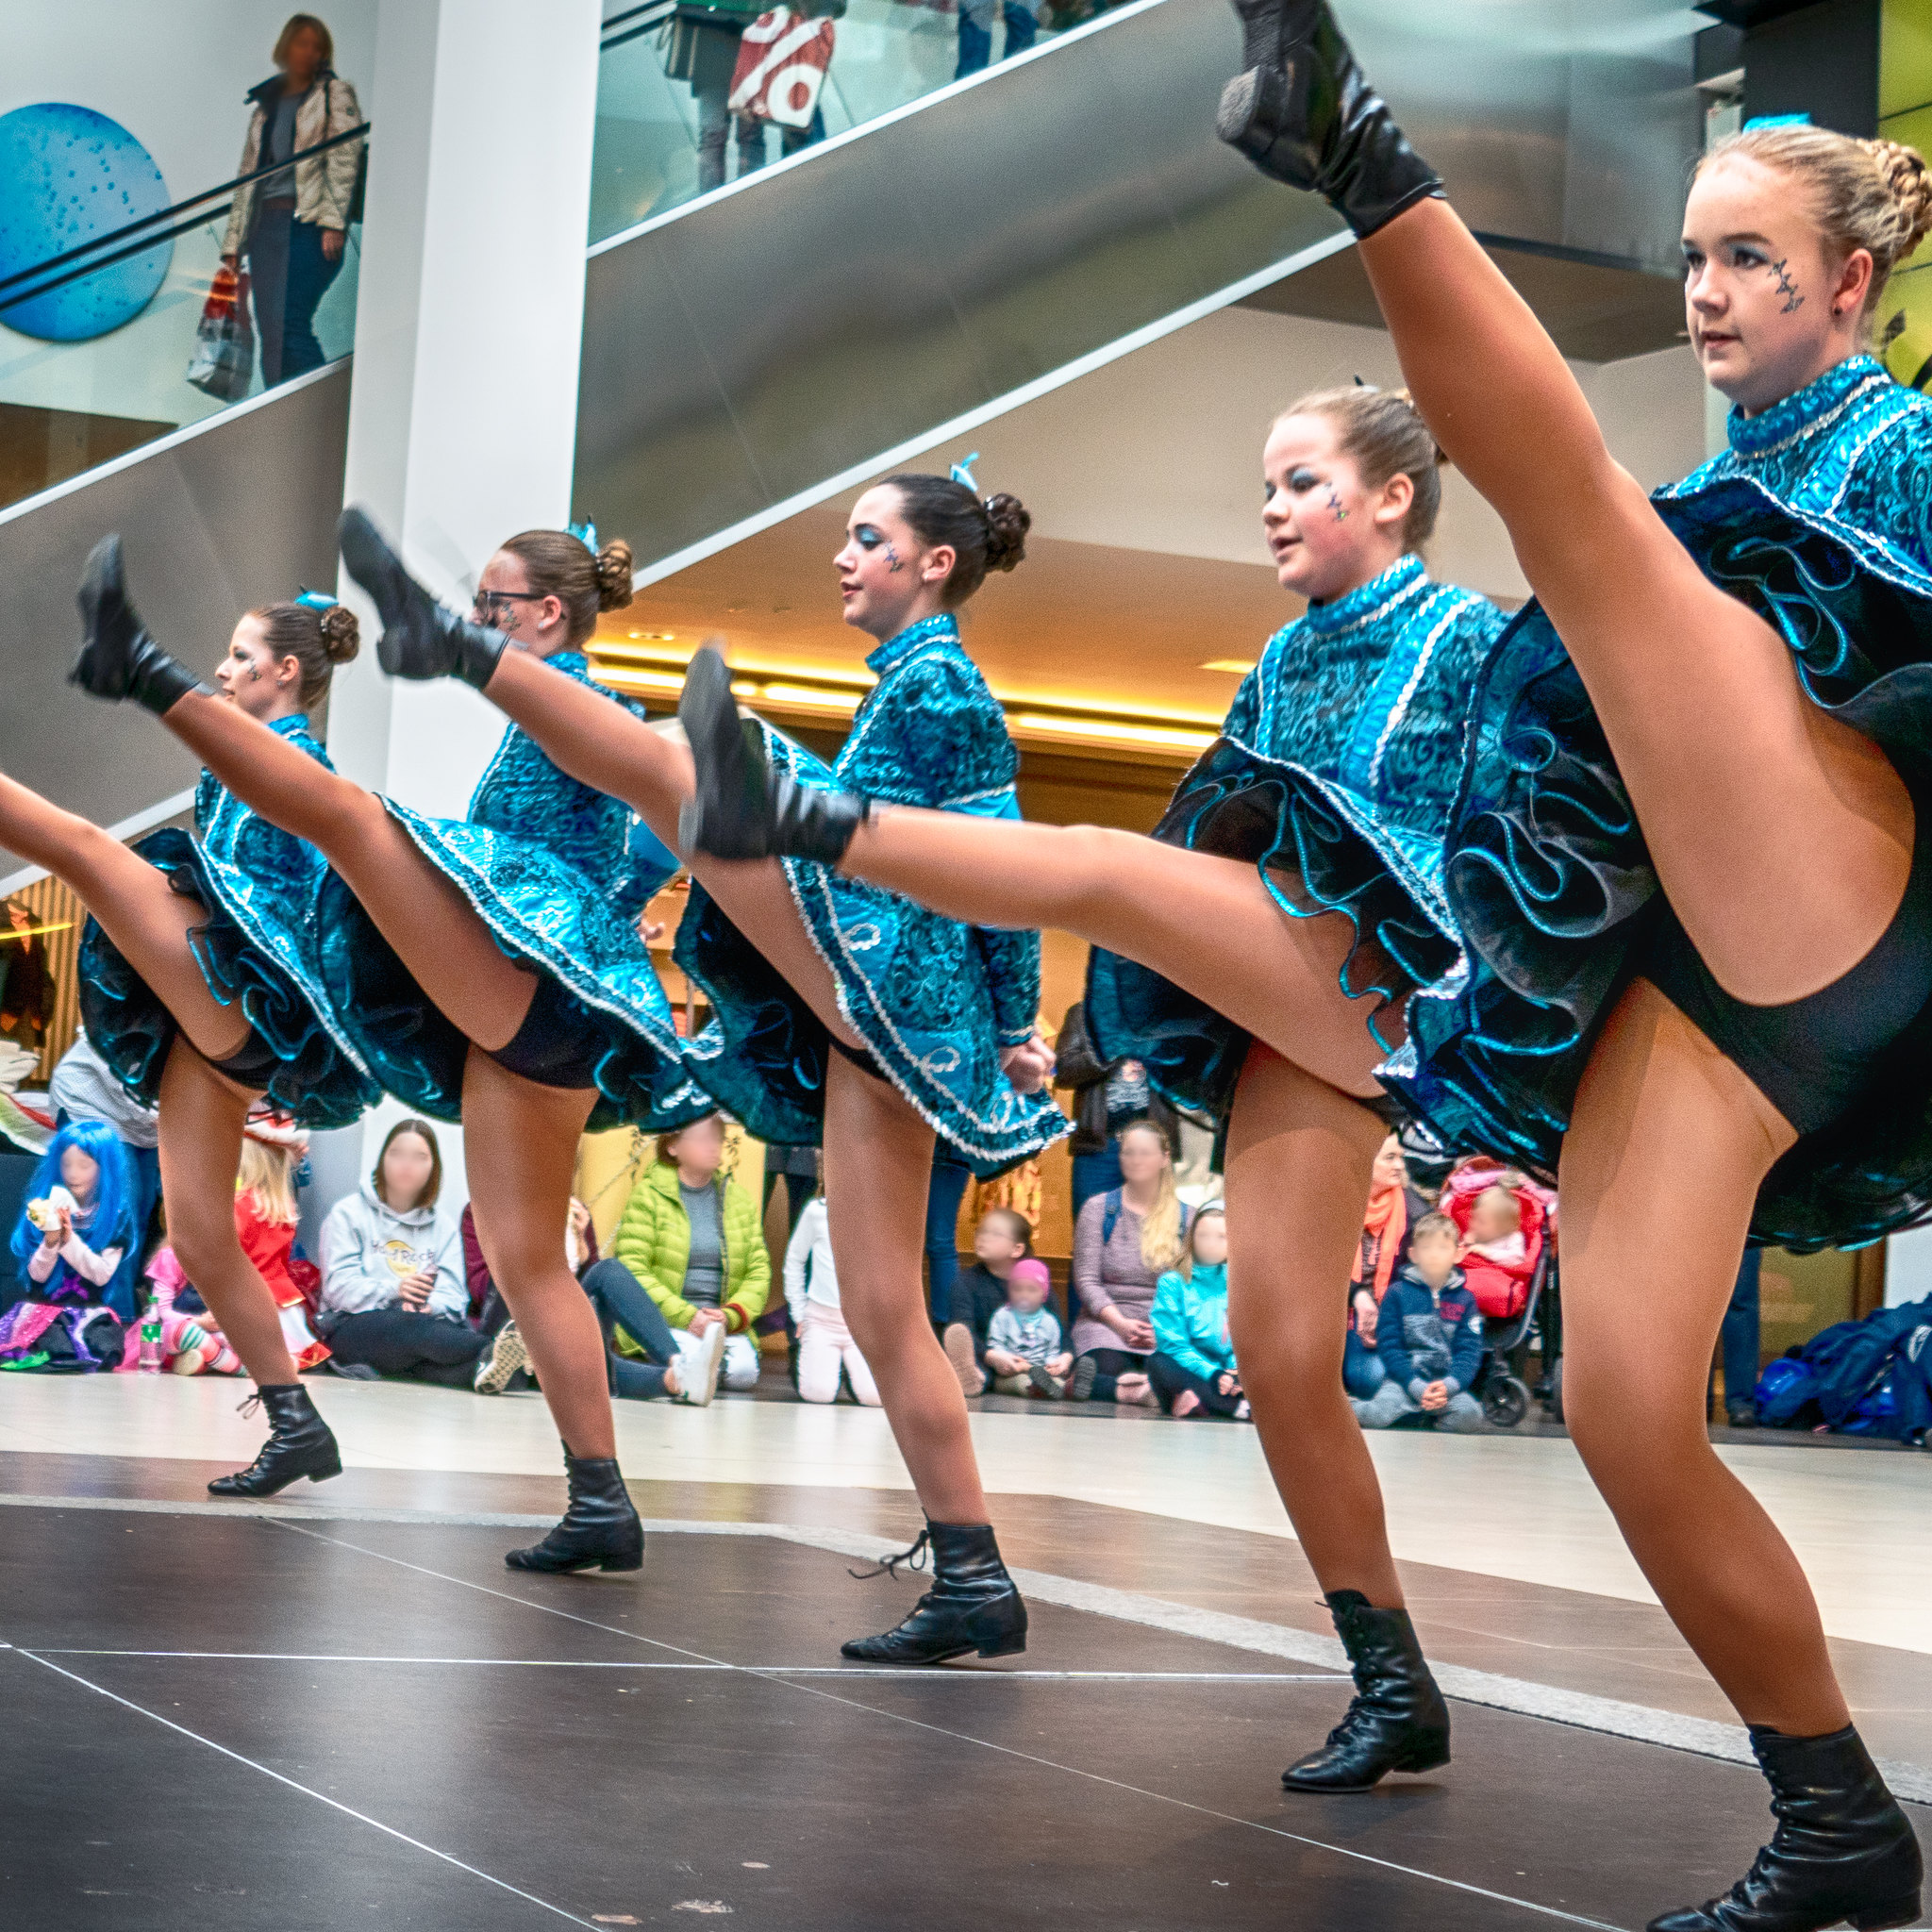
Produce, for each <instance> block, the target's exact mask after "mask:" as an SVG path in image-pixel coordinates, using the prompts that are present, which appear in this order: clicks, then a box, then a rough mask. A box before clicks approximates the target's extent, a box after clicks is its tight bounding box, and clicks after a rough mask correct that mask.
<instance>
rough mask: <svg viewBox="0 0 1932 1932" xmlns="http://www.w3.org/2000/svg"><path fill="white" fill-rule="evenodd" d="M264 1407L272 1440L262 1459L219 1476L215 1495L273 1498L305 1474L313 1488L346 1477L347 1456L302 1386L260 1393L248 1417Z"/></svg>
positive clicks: (276, 1386) (281, 1385)
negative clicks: (277, 1492) (344, 1472)
mask: <svg viewBox="0 0 1932 1932" xmlns="http://www.w3.org/2000/svg"><path fill="white" fill-rule="evenodd" d="M258 1405H259V1406H260V1407H263V1408H265V1409H267V1410H268V1441H266V1442H264V1443H263V1444H262V1445H261V1454H260V1455H259V1456H258V1457H256V1458H255V1460H254V1461H253V1462H251V1463H250V1464H249V1465H248V1467H247V1468H246V1469H241V1470H237V1471H236V1472H235V1474H233V1475H218V1476H216V1477H215V1479H214V1481H213V1482H211V1483H209V1484H208V1494H209V1495H210V1496H273V1495H274V1494H275V1491H277V1490H286V1489H287V1488H288V1487H289V1485H290V1484H291V1483H294V1482H300V1481H301V1480H302V1478H303V1477H304V1476H305V1475H306V1476H307V1477H308V1480H309V1481H310V1482H312V1483H325V1482H326V1481H327V1480H328V1479H329V1477H330V1476H332V1475H341V1473H342V1453H341V1450H340V1449H339V1448H337V1447H336V1439H335V1437H334V1436H333V1435H332V1434H331V1433H330V1430H329V1425H328V1424H326V1423H325V1422H324V1421H323V1419H322V1417H321V1416H320V1415H318V1414H317V1413H316V1408H315V1404H314V1403H313V1402H311V1401H310V1400H309V1398H308V1390H306V1389H305V1388H303V1386H302V1385H301V1383H299V1382H277V1383H272V1384H270V1385H268V1386H267V1387H264V1388H259V1389H258V1390H257V1391H255V1393H254V1394H253V1395H251V1396H250V1397H249V1398H248V1400H247V1401H246V1402H244V1403H243V1404H242V1414H243V1415H247V1414H249V1413H251V1412H252V1411H253V1410H254V1409H255V1408H256V1407H257V1406H258Z"/></svg>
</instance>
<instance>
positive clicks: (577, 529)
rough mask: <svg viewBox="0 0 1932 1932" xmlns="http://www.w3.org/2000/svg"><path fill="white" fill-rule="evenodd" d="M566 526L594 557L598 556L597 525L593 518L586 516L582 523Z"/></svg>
mask: <svg viewBox="0 0 1932 1932" xmlns="http://www.w3.org/2000/svg"><path fill="white" fill-rule="evenodd" d="M564 527H565V528H566V529H567V530H569V532H570V534H571V535H572V536H573V537H575V539H576V540H577V541H578V542H579V543H581V544H582V545H583V546H584V548H585V549H586V550H588V551H589V552H590V553H591V556H592V557H595V556H596V554H597V525H596V524H595V522H594V521H593V520H592V519H591V518H590V517H586V518H585V519H584V520H583V522H582V523H580V524H567V525H565V526H564Z"/></svg>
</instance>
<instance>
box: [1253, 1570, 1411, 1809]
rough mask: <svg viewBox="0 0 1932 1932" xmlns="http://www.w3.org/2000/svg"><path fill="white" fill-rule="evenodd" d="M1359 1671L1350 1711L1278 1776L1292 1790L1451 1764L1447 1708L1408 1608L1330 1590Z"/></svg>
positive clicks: (1368, 1781) (1345, 1787)
mask: <svg viewBox="0 0 1932 1932" xmlns="http://www.w3.org/2000/svg"><path fill="white" fill-rule="evenodd" d="M1328 1608H1329V1611H1330V1613H1331V1614H1332V1615H1333V1617H1334V1619H1335V1632H1336V1635H1337V1636H1338V1637H1340V1638H1341V1647H1342V1648H1343V1649H1344V1650H1345V1651H1347V1652H1348V1661H1349V1664H1350V1666H1351V1667H1352V1669H1353V1671H1354V1674H1355V1696H1354V1698H1353V1699H1352V1700H1351V1701H1350V1703H1349V1707H1348V1715H1347V1716H1346V1717H1344V1718H1343V1719H1342V1720H1341V1723H1340V1724H1337V1725H1336V1726H1335V1728H1334V1729H1333V1730H1332V1731H1330V1732H1329V1733H1328V1741H1327V1742H1326V1743H1325V1744H1324V1745H1323V1746H1322V1748H1321V1749H1320V1750H1319V1751H1310V1752H1309V1753H1308V1755H1307V1757H1303V1758H1300V1759H1298V1760H1297V1761H1296V1762H1295V1763H1293V1764H1291V1765H1290V1766H1289V1767H1288V1769H1287V1770H1286V1771H1284V1772H1283V1773H1282V1774H1281V1782H1282V1784H1283V1785H1284V1786H1285V1787H1286V1788H1287V1789H1288V1790H1291V1791H1331V1792H1335V1791H1366V1790H1369V1789H1370V1788H1371V1787H1372V1786H1374V1784H1375V1783H1377V1782H1378V1781H1379V1780H1380V1779H1381V1778H1383V1777H1385V1776H1387V1774H1389V1773H1390V1772H1391V1771H1434V1770H1435V1769H1436V1767H1437V1766H1438V1765H1441V1764H1447V1763H1448V1762H1449V1707H1448V1706H1447V1705H1446V1704H1444V1703H1443V1702H1442V1693H1441V1691H1438V1690H1437V1689H1436V1680H1435V1678H1433V1677H1432V1676H1430V1675H1429V1667H1428V1665H1427V1664H1426V1663H1425V1662H1424V1660H1423V1652H1422V1645H1421V1644H1419V1643H1418V1642H1417V1641H1416V1638H1415V1625H1414V1624H1411V1623H1410V1622H1409V1621H1408V1612H1407V1610H1378V1609H1376V1608H1375V1607H1374V1605H1373V1604H1371V1603H1370V1602H1369V1600H1368V1598H1367V1597H1365V1596H1364V1595H1363V1594H1362V1593H1361V1591H1358V1590H1336V1591H1329V1593H1328Z"/></svg>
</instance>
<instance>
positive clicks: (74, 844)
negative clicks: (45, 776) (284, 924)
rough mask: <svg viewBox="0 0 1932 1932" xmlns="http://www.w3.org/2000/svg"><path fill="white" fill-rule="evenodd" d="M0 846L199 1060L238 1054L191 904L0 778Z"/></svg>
mask: <svg viewBox="0 0 1932 1932" xmlns="http://www.w3.org/2000/svg"><path fill="white" fill-rule="evenodd" d="M305 762H307V761H306V760H305ZM0 841H4V842H5V843H6V844H8V845H9V846H11V847H12V848H13V850H14V851H16V852H18V853H19V854H20V855H21V856H22V857H23V858H30V859H32V860H33V861H34V862H35V863H36V864H38V865H44V866H45V867H46V868H47V870H48V871H49V872H51V873H52V874H54V875H55V876H56V877H57V878H59V879H62V880H64V881H65V882H66V883H67V884H68V885H69V886H71V887H72V888H73V889H74V891H75V892H76V893H77V894H78V895H79V897H80V898H81V900H82V901H83V902H84V903H85V905H86V907H87V908H88V910H89V911H90V912H92V914H93V916H94V917H95V918H96V919H98V920H99V921H100V923H101V925H102V927H103V928H104V929H105V931H106V932H107V934H108V938H109V939H111V940H112V941H114V943H115V945H117V946H118V947H119V948H120V949H121V951H122V952H123V954H125V956H126V958H127V961H128V963H129V964H130V965H131V966H132V967H133V968H134V970H135V971H136V972H137V973H138V974H141V976H142V979H144V980H145V981H146V982H147V984H148V986H149V987H150V988H151V989H152V990H153V991H154V994H155V997H156V998H157V999H158V1000H159V1001H160V1002H161V1004H162V1005H163V1006H164V1007H166V1008H167V1009H168V1010H169V1012H171V1013H172V1014H173V1015H174V1016H175V1024H177V1025H179V1026H180V1028H181V1030H182V1031H183V1032H184V1033H185V1034H186V1035H187V1036H188V1038H189V1039H190V1040H191V1041H193V1042H194V1045H195V1047H196V1048H197V1049H198V1050H199V1052H200V1053H201V1055H202V1056H203V1057H204V1058H207V1059H215V1060H220V1059H226V1058H228V1057H229V1056H230V1055H231V1054H236V1053H239V1052H240V1051H241V1050H242V1046H243V1045H244V1044H246V1042H247V1040H248V1031H249V1028H248V1021H247V1018H246V1016H245V1015H244V1014H243V1013H242V1009H241V1008H239V1007H225V1006H223V1005H222V1004H221V1003H220V1001H218V1000H217V999H216V998H215V996H214V995H213V994H212V993H211V992H209V991H208V982H207V980H205V979H204V978H203V977H202V976H201V968H200V967H199V966H197V965H196V964H195V961H194V955H193V953H192V951H191V950H190V948H189V944H188V935H189V933H190V931H191V930H192V928H194V927H195V926H197V925H200V924H203V923H204V922H205V921H206V919H207V917H208V915H207V913H206V912H205V911H204V910H203V909H202V908H201V907H200V906H199V905H197V904H196V903H195V901H194V900H192V899H185V898H183V897H182V896H181V894H180V893H179V892H176V891H174V890H173V889H172V888H171V887H170V886H169V884H168V881H167V879H166V877H165V876H164V875H163V874H161V873H160V872H158V870H157V869H156V868H155V867H154V866H152V865H150V864H149V863H148V862H147V860H146V859H144V858H142V857H141V855H140V854H139V853H137V852H132V851H130V850H129V849H128V848H127V847H126V846H125V845H124V844H122V842H121V841H120V840H118V839H115V838H112V837H110V836H109V835H108V833H106V832H104V831H102V830H101V828H100V827H99V826H98V825H95V824H90V823H89V822H88V821H87V820H86V819H83V818H76V817H75V814H74V813H73V812H71V811H62V810H61V809H60V808H58V806H54V805H50V804H48V802H47V801H46V800H45V799H44V798H42V796H41V795H40V793H39V792H37V791H28V790H27V788H26V787H25V785H20V784H16V783H15V782H14V780H13V779H11V778H7V777H0ZM236 1144H237V1147H238V1148H239V1146H240V1142H239V1141H237V1143H236ZM234 1181H235V1176H234V1172H233V1166H232V1163H231V1165H230V1171H229V1174H228V1176H227V1179H226V1181H225V1183H224V1186H225V1188H226V1189H227V1190H228V1191H230V1192H232V1191H233V1189H234ZM171 1205H172V1204H171ZM231 1231H232V1230H231ZM237 1347H238V1348H239V1347H240V1344H239V1342H238V1343H237ZM244 1359H245V1357H244Z"/></svg>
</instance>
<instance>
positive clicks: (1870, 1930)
mask: <svg viewBox="0 0 1932 1932" xmlns="http://www.w3.org/2000/svg"><path fill="white" fill-rule="evenodd" d="M1918 1922H1919V1894H1918V1893H1917V1892H1916V1891H1908V1892H1906V1893H1904V1894H1902V1895H1901V1896H1900V1897H1898V1898H1895V1899H1893V1900H1892V1901H1891V1903H1890V1905H1883V1906H1867V1907H1865V1909H1864V1910H1863V1911H1861V1912H1854V1913H1853V1914H1852V1924H1854V1925H1856V1926H1857V1928H1858V1932H1891V1928H1892V1927H1894V1926H1898V1925H1915V1924H1918Z"/></svg>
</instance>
